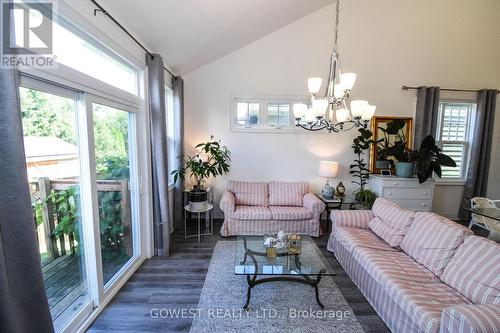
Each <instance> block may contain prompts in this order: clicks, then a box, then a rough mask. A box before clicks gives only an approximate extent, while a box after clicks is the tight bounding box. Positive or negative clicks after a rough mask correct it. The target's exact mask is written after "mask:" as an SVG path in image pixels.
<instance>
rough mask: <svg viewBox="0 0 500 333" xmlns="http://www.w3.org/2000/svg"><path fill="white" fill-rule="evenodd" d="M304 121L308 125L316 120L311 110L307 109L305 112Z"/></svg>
mask: <svg viewBox="0 0 500 333" xmlns="http://www.w3.org/2000/svg"><path fill="white" fill-rule="evenodd" d="M304 119H305V121H307V122H308V123H310V122H313V121H315V120H316V115H315V114H314V111H313V109H312V108H308V109H307V111H306V115H305V118H304Z"/></svg>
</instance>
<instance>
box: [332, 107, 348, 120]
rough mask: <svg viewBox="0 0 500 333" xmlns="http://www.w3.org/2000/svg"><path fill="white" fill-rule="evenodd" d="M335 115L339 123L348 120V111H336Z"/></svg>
mask: <svg viewBox="0 0 500 333" xmlns="http://www.w3.org/2000/svg"><path fill="white" fill-rule="evenodd" d="M335 115H336V117H337V121H338V122H339V123H343V122H344V121H347V120H348V119H349V111H347V110H346V109H344V108H342V109H338V110H337V112H336V114H335Z"/></svg>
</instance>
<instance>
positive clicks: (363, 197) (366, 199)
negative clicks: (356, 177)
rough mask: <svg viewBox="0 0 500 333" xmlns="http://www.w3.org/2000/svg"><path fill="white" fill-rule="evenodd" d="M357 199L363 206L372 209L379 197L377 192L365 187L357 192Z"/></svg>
mask: <svg viewBox="0 0 500 333" xmlns="http://www.w3.org/2000/svg"><path fill="white" fill-rule="evenodd" d="M355 199H356V201H357V202H359V203H360V204H361V205H362V206H363V208H365V209H371V208H372V207H373V204H374V203H375V199H377V194H376V193H375V192H373V191H372V190H370V189H363V190H360V191H358V192H357V193H356V195H355Z"/></svg>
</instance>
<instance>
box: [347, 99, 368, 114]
mask: <svg viewBox="0 0 500 333" xmlns="http://www.w3.org/2000/svg"><path fill="white" fill-rule="evenodd" d="M367 107H368V102H367V101H362V100H355V101H352V102H351V113H352V116H353V117H354V118H359V117H362V116H363V115H364V114H365V111H366V109H367Z"/></svg>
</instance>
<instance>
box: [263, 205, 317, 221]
mask: <svg viewBox="0 0 500 333" xmlns="http://www.w3.org/2000/svg"><path fill="white" fill-rule="evenodd" d="M269 210H270V211H271V216H272V219H273V220H281V221H283V220H285V221H286V220H289V221H296V220H308V219H310V218H312V217H313V213H312V212H311V211H309V210H307V209H305V208H304V207H283V206H269Z"/></svg>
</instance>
